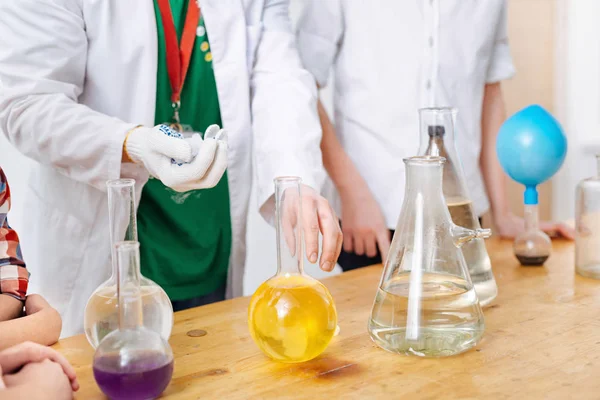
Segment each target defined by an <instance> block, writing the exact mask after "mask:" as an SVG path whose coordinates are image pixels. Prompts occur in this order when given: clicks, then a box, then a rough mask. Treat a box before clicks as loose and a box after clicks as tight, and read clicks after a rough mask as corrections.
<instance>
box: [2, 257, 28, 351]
mask: <svg viewBox="0 0 600 400" xmlns="http://www.w3.org/2000/svg"><path fill="white" fill-rule="evenodd" d="M0 268H1V267H0ZM22 313H23V302H22V301H21V300H17V299H15V298H14V297H12V296H9V295H7V294H0V322H3V321H8V320H11V319H15V318H19V317H20V316H21V314H22ZM1 336H2V333H1V332H0V337H1ZM0 343H1V340H0ZM0 346H1V345H0Z"/></svg>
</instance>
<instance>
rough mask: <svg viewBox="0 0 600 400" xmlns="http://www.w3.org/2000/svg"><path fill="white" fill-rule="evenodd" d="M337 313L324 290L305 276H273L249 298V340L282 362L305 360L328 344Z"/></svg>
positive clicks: (331, 299) (321, 350)
mask: <svg viewBox="0 0 600 400" xmlns="http://www.w3.org/2000/svg"><path fill="white" fill-rule="evenodd" d="M336 324H337V313H336V311H335V305H334V304H333V298H332V297H331V294H329V291H328V290H327V288H326V287H325V286H324V285H323V284H322V283H321V282H319V281H317V280H316V279H313V278H311V277H309V276H306V275H289V274H288V275H282V276H275V277H273V278H271V279H269V280H268V281H266V282H264V283H263V284H262V285H261V286H260V287H259V288H258V289H257V290H256V292H255V293H254V296H252V300H251V301H250V307H249V309H248V325H249V328H250V333H251V334H252V338H253V339H254V341H255V342H256V344H257V345H258V347H260V349H261V350H262V351H263V352H264V353H265V354H266V355H268V356H269V357H271V358H272V359H274V360H277V361H281V362H302V361H308V360H311V359H313V358H315V357H317V356H318V355H319V354H321V353H322V352H323V351H324V350H325V348H327V346H328V345H329V342H330V341H331V339H332V338H333V334H334V333H335V327H336Z"/></svg>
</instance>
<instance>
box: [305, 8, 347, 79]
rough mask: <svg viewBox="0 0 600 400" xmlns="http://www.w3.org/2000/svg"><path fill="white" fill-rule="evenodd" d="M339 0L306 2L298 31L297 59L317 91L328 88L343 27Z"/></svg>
mask: <svg viewBox="0 0 600 400" xmlns="http://www.w3.org/2000/svg"><path fill="white" fill-rule="evenodd" d="M340 1H341V0H305V1H303V6H304V8H303V9H302V14H301V17H300V20H299V21H298V27H297V33H296V36H297V40H298V50H299V52H300V58H301V59H302V62H303V63H304V67H305V68H306V69H308V70H309V71H310V73H311V74H313V76H314V77H315V79H316V80H317V83H318V84H319V86H320V87H325V86H326V85H327V78H328V77H329V69H330V68H331V66H332V65H333V63H334V61H335V58H336V57H337V54H338V50H339V44H340V42H341V40H342V36H343V32H344V26H343V17H342V5H341V3H340Z"/></svg>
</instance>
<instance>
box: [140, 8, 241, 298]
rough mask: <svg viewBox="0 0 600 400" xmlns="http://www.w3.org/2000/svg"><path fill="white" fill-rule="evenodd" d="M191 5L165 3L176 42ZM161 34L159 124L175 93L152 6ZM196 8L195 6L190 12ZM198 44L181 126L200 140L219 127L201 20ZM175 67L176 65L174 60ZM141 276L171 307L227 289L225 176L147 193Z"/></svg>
mask: <svg viewBox="0 0 600 400" xmlns="http://www.w3.org/2000/svg"><path fill="white" fill-rule="evenodd" d="M189 1H195V0H170V2H169V3H170V6H171V7H170V8H171V13H172V16H173V17H172V18H173V23H174V25H175V28H176V31H177V36H178V39H179V40H181V36H182V32H183V30H184V25H185V21H186V15H187V10H188V4H189ZM154 3H155V15H156V25H157V32H158V70H157V88H156V92H157V95H156V113H155V121H154V123H155V124H156V125H158V124H161V123H167V124H168V123H171V122H172V121H173V105H172V101H171V96H172V88H171V83H170V80H169V70H168V67H167V56H166V55H167V51H166V44H165V28H164V26H165V22H164V21H163V20H162V18H161V17H160V8H159V6H158V4H159V3H158V1H157V0H155V1H154ZM191 6H192V7H196V5H195V3H193V4H192V5H191ZM190 29H193V32H194V35H195V40H194V47H193V50H192V54H191V58H190V64H189V68H188V70H187V74H186V76H185V82H184V86H183V90H182V93H181V108H180V109H179V117H180V121H181V123H182V124H183V125H184V126H185V127H186V128H188V129H191V130H193V131H194V132H199V133H203V132H204V131H205V130H206V129H207V128H208V127H209V126H210V125H213V124H217V125H219V126H221V125H222V121H221V114H220V107H219V99H218V95H217V87H216V83H215V77H214V73H213V64H212V52H211V49H210V41H209V35H208V32H207V31H206V25H205V23H204V18H203V17H201V18H200V21H199V23H198V24H197V26H193V27H191V28H190ZM177 61H179V60H177ZM138 232H139V241H140V254H141V268H142V273H143V274H144V275H145V276H146V277H148V278H150V279H152V280H154V281H155V282H156V283H158V284H159V285H160V286H162V287H163V289H165V291H166V292H167V294H168V295H169V297H171V299H173V300H186V299H190V298H194V297H199V296H203V295H207V294H209V293H212V292H214V291H215V290H218V289H219V288H221V287H223V286H225V282H226V279H227V270H228V265H229V252H230V249H231V221H230V212H229V189H228V182H227V173H225V175H224V176H223V177H222V178H221V180H220V181H219V183H218V184H217V186H215V187H214V188H210V189H204V190H194V191H189V192H186V193H178V192H175V191H174V190H172V189H169V188H167V187H166V186H165V185H163V184H162V182H160V181H159V180H157V179H152V178H151V179H150V180H149V181H148V183H147V184H146V185H145V186H144V190H143V192H142V198H141V202H140V206H139V209H138Z"/></svg>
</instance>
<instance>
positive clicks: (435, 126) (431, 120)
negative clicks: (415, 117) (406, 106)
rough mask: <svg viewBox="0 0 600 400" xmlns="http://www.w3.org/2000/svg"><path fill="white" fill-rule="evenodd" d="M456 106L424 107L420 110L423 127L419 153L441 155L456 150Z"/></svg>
mask: <svg viewBox="0 0 600 400" xmlns="http://www.w3.org/2000/svg"><path fill="white" fill-rule="evenodd" d="M456 114H457V112H456V110H455V109H454V108H422V109H420V110H419V121H420V123H419V126H420V129H421V135H420V146H419V155H427V156H441V157H444V153H445V152H446V151H449V152H451V153H453V152H454V120H455V118H456Z"/></svg>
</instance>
